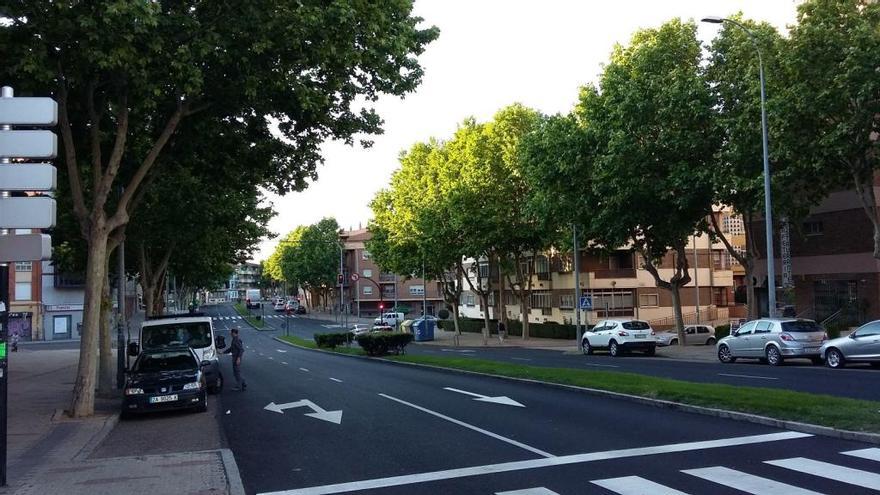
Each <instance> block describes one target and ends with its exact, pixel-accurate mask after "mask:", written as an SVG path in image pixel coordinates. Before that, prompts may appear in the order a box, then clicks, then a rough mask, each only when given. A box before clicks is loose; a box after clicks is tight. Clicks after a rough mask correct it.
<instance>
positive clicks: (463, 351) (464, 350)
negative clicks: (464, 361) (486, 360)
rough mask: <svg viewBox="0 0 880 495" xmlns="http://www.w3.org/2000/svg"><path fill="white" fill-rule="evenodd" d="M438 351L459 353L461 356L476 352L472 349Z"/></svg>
mask: <svg viewBox="0 0 880 495" xmlns="http://www.w3.org/2000/svg"><path fill="white" fill-rule="evenodd" d="M440 350H441V351H443V352H460V353H462V354H472V353H474V352H477V351H475V350H473V349H440Z"/></svg>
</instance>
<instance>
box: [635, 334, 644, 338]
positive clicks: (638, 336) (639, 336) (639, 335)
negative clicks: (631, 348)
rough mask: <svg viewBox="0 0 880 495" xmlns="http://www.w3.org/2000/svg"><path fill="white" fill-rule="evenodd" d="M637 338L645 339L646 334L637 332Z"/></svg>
mask: <svg viewBox="0 0 880 495" xmlns="http://www.w3.org/2000/svg"><path fill="white" fill-rule="evenodd" d="M635 338H637V339H643V338H645V336H644V335H642V334H639V333H637V334H635Z"/></svg>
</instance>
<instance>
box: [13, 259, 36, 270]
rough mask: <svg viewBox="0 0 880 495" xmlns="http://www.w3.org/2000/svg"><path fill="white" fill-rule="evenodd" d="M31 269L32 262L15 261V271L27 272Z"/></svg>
mask: <svg viewBox="0 0 880 495" xmlns="http://www.w3.org/2000/svg"><path fill="white" fill-rule="evenodd" d="M31 270H33V264H32V263H31V262H30V261H16V262H15V271H17V272H29V271H31Z"/></svg>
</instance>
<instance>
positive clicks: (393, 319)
mask: <svg viewBox="0 0 880 495" xmlns="http://www.w3.org/2000/svg"><path fill="white" fill-rule="evenodd" d="M402 321H403V313H382V314H381V315H379V316H378V317H377V318H376V319H375V320H373V323H375V324H377V325H381V324H387V325H391V326H392V327H396V326H397V325H398V323H401V322H402Z"/></svg>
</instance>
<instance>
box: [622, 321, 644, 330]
mask: <svg viewBox="0 0 880 495" xmlns="http://www.w3.org/2000/svg"><path fill="white" fill-rule="evenodd" d="M623 328H625V329H627V330H650V329H651V325H648V324H647V323H645V322H644V321H625V322H623Z"/></svg>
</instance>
